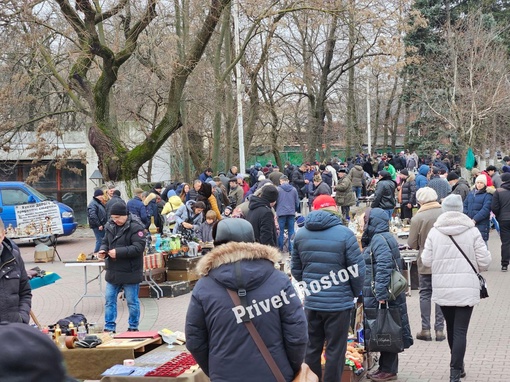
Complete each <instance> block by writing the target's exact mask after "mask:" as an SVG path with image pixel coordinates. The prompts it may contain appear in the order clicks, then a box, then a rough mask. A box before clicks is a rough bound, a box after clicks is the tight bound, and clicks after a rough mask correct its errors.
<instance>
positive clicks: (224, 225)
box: [212, 219, 255, 246]
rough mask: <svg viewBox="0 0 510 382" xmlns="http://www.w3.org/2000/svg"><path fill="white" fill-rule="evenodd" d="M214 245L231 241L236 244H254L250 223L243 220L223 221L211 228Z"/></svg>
mask: <svg viewBox="0 0 510 382" xmlns="http://www.w3.org/2000/svg"><path fill="white" fill-rule="evenodd" d="M212 236H213V239H214V245H215V246H217V245H221V244H225V243H228V242H231V241H234V242H238V243H254V242H255V234H254V233H253V227H252V225H251V223H250V222H248V221H247V220H244V219H223V220H220V221H218V223H216V224H215V225H214V226H213V229H212Z"/></svg>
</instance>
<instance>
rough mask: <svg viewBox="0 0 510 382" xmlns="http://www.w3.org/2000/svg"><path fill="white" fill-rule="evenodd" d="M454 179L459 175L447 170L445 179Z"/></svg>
mask: <svg viewBox="0 0 510 382" xmlns="http://www.w3.org/2000/svg"><path fill="white" fill-rule="evenodd" d="M455 179H459V176H458V175H457V173H456V172H449V173H448V175H447V176H446V180H447V181H448V182H449V181H450V180H455Z"/></svg>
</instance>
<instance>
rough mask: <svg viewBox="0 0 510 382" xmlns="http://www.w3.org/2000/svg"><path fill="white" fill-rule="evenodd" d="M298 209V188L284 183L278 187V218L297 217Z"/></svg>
mask: <svg viewBox="0 0 510 382" xmlns="http://www.w3.org/2000/svg"><path fill="white" fill-rule="evenodd" d="M298 207H299V197H298V193H297V190H296V188H295V187H293V186H292V185H291V184H290V183H283V184H282V185H280V186H278V201H277V202H276V216H287V215H295V214H296V210H297V208H298Z"/></svg>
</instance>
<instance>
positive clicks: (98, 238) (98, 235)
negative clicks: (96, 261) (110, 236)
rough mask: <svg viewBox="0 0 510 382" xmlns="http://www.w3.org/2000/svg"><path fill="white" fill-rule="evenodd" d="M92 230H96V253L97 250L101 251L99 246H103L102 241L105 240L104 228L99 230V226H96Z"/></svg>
mask: <svg viewBox="0 0 510 382" xmlns="http://www.w3.org/2000/svg"><path fill="white" fill-rule="evenodd" d="M103 228H104V227H103ZM92 231H94V236H95V237H96V246H95V247H94V253H97V252H99V248H100V247H101V242H102V241H103V237H104V229H103V230H99V228H97V227H96V228H92Z"/></svg>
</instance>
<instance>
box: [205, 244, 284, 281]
mask: <svg viewBox="0 0 510 382" xmlns="http://www.w3.org/2000/svg"><path fill="white" fill-rule="evenodd" d="M260 259H263V260H269V261H271V262H273V263H278V262H279V261H280V260H281V254H280V252H278V249H276V248H273V247H269V246H267V245H262V244H259V243H237V242H230V243H227V244H223V245H220V246H218V247H216V248H214V249H213V250H212V251H211V252H209V253H208V254H207V255H205V256H204V257H203V258H202V259H200V261H199V262H198V264H197V267H196V270H197V273H198V274H200V275H201V276H207V275H208V274H209V272H210V271H211V270H213V269H215V268H218V267H219V266H221V265H224V264H230V263H235V262H237V261H240V260H260Z"/></svg>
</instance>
